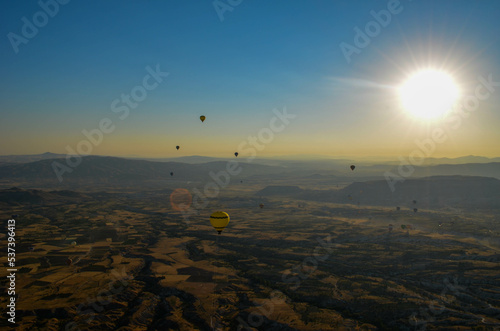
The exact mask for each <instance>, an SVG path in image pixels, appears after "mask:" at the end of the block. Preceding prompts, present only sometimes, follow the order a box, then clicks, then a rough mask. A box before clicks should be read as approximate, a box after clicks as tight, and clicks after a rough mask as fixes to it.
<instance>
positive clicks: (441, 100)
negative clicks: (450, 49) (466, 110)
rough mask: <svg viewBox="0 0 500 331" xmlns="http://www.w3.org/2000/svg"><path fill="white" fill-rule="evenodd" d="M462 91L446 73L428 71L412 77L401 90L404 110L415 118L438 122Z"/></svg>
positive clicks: (400, 94)
mask: <svg viewBox="0 0 500 331" xmlns="http://www.w3.org/2000/svg"><path fill="white" fill-rule="evenodd" d="M459 95H460V91H459V89H458V87H457V85H456V84H455V82H454V81H453V78H452V77H451V76H450V75H449V74H447V73H446V72H443V71H439V70H433V69H427V70H422V71H419V72H417V73H416V74H414V75H412V76H411V77H410V78H409V79H408V80H407V81H406V82H405V83H403V85H402V86H401V87H400V88H399V96H400V99H401V103H402V106H403V108H404V109H405V110H406V111H408V112H409V113H410V114H411V115H412V116H413V117H415V118H418V119H423V120H436V119H439V118H442V117H444V116H445V115H446V114H447V113H448V112H449V111H450V110H451V109H452V107H453V105H454V104H455V102H456V101H457V99H458V97H459Z"/></svg>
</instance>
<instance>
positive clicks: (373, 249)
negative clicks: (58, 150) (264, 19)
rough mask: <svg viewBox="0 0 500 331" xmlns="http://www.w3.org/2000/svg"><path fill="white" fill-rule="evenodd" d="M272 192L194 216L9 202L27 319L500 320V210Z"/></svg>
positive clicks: (101, 203)
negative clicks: (219, 217)
mask: <svg viewBox="0 0 500 331" xmlns="http://www.w3.org/2000/svg"><path fill="white" fill-rule="evenodd" d="M259 189H260V188H259V187H252V186H250V185H243V186H241V187H238V186H232V187H230V188H228V189H227V190H226V191H224V192H223V194H221V195H220V197H219V198H218V199H216V200H214V201H212V202H211V204H210V205H209V206H208V207H206V208H204V209H201V210H199V211H198V215H194V214H193V215H192V216H191V217H190V219H189V224H187V223H186V222H185V220H184V219H183V216H182V213H181V212H179V211H175V210H173V209H172V208H171V206H170V204H169V202H168V197H163V196H161V195H159V194H158V195H155V193H154V192H153V193H148V195H147V198H137V199H135V198H130V197H128V198H124V197H123V196H122V195H117V196H115V195H109V196H105V197H101V198H100V199H99V200H98V201H97V200H93V199H88V201H84V202H83V203H81V204H78V205H76V204H68V205H64V204H52V205H50V206H44V205H36V206H5V207H4V208H3V209H2V213H3V214H2V219H3V220H6V219H8V218H9V216H10V215H11V214H18V215H19V217H18V219H17V224H16V244H17V246H16V263H17V268H18V269H19V271H18V273H17V278H16V292H17V293H18V294H19V296H18V300H17V306H16V309H17V318H16V319H17V321H18V325H19V327H18V328H17V329H18V330H30V329H49V330H50V329H53V330H58V329H64V328H66V327H68V328H70V327H74V328H75V329H76V327H78V328H79V329H81V330H90V329H118V328H120V327H122V326H125V325H128V327H129V329H136V330H141V329H143V330H146V329H152V330H153V329H164V330H166V329H172V330H210V329H211V326H213V327H219V328H220V329H222V330H235V329H237V328H238V326H242V327H243V328H245V327H246V328H251V327H253V328H255V329H259V330H272V329H281V330H285V329H299V330H321V329H323V330H331V329H338V330H351V329H355V328H358V329H362V330H375V329H380V330H383V329H395V330H398V329H401V330H405V329H408V328H412V329H413V328H415V327H420V328H423V327H424V326H425V328H426V329H428V330H441V329H446V328H458V329H474V328H478V329H481V328H482V329H484V330H488V329H494V328H495V327H497V328H498V327H499V326H500V274H499V272H498V270H499V267H498V266H499V264H498V263H499V258H500V253H499V247H498V234H499V226H498V217H497V216H495V215H491V214H481V213H475V214H465V213H460V214H458V213H452V212H449V211H435V210H419V211H418V212H417V213H414V212H413V211H412V209H413V208H411V209H410V208H401V210H399V211H397V210H396V209H395V208H387V207H370V206H363V205H361V206H358V205H349V204H334V203H319V202H311V201H307V202H304V201H298V200H293V199H289V198H278V197H273V198H265V199H262V198H258V197H255V196H254V195H253V192H257V191H258V190H259ZM261 202H262V203H264V208H262V209H261V208H260V207H259V204H260V203H261ZM218 209H221V210H225V211H226V212H228V213H229V215H230V217H231V222H230V223H229V226H228V227H227V228H226V230H225V231H224V232H223V234H222V235H221V236H218V235H217V233H216V232H215V230H214V229H213V228H212V227H211V226H210V224H209V221H208V217H209V215H210V213H211V212H212V211H214V210H218ZM389 224H392V230H390V227H389ZM402 225H405V227H404V228H403V227H402ZM408 225H410V227H408ZM3 238H5V235H3ZM3 238H2V239H3ZM73 241H75V242H76V243H77V244H76V245H72V242H73ZM30 248H32V249H31V250H30ZM68 259H70V260H71V263H68ZM5 276H6V274H5V269H2V270H1V272H0V277H5ZM6 298H7V297H6V296H2V297H1V299H0V304H1V305H4V304H6ZM7 329H8V328H7Z"/></svg>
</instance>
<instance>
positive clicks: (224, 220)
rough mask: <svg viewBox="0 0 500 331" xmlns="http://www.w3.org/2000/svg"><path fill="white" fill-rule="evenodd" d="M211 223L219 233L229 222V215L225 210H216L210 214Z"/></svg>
mask: <svg viewBox="0 0 500 331" xmlns="http://www.w3.org/2000/svg"><path fill="white" fill-rule="evenodd" d="M210 223H211V224H212V226H213V227H214V229H215V230H217V232H219V234H221V232H222V230H224V228H225V227H226V226H227V225H228V224H229V215H228V214H227V213H225V212H223V211H216V212H214V213H212V215H210Z"/></svg>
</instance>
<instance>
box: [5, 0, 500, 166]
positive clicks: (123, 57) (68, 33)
mask: <svg viewBox="0 0 500 331" xmlns="http://www.w3.org/2000/svg"><path fill="white" fill-rule="evenodd" d="M41 2H42V3H58V2H55V0H53V1H43V0H42V1H41ZM220 3H224V4H226V5H229V3H233V4H237V5H236V6H234V7H232V6H231V7H232V11H226V12H224V14H223V18H224V19H223V20H222V21H221V20H220V19H219V16H218V14H217V11H216V9H215V8H214V5H213V2H212V1H190V2H188V1H85V2H84V1H76V0H73V1H69V2H68V3H67V4H59V3H58V7H59V8H58V12H57V13H56V14H55V15H54V17H48V16H47V17H48V20H47V23H46V24H45V25H43V24H42V25H43V26H40V27H39V28H38V32H37V33H36V34H35V35H34V36H33V37H30V38H26V39H27V43H25V44H19V45H18V46H17V47H18V52H17V53H16V52H15V47H13V45H12V43H11V41H10V40H9V33H11V36H12V33H14V34H16V35H18V36H21V37H22V36H23V34H22V28H23V25H24V22H23V21H22V19H23V17H25V18H26V19H27V20H28V21H29V22H31V23H33V19H34V16H36V15H37V13H38V12H40V11H42V10H43V9H42V8H41V6H40V4H39V3H38V2H36V1H23V2H14V1H9V2H8V3H6V4H4V5H3V10H2V11H1V13H0V19H1V21H2V25H1V34H2V35H3V36H4V38H3V39H2V46H1V50H2V51H1V53H0V65H1V71H0V72H1V73H2V77H3V79H2V82H1V89H0V93H1V98H0V100H1V103H0V112H1V116H2V121H1V123H0V137H1V138H2V144H1V145H0V154H36V153H43V152H46V151H51V152H55V153H66V152H67V149H66V148H67V146H70V147H71V148H73V149H75V148H76V146H77V145H78V143H79V142H80V141H82V140H85V139H86V138H85V136H84V135H83V134H82V130H92V129H96V128H98V127H99V121H101V120H102V119H103V118H109V119H111V120H112V122H113V124H114V125H115V129H114V131H113V132H112V133H108V134H106V133H105V134H103V139H102V142H100V143H99V144H96V145H95V146H93V149H92V154H96V155H116V156H120V155H122V156H123V155H141V156H153V157H154V156H157V157H168V156H177V155H179V156H180V153H182V155H195V154H196V155H207V156H226V155H227V156H228V155H232V153H234V151H236V150H237V149H238V146H239V145H240V144H241V142H244V141H246V140H247V138H248V136H249V135H255V134H257V133H258V132H259V131H260V130H262V129H263V128H266V127H268V125H269V121H270V120H271V119H272V117H273V116H274V114H273V112H272V110H273V109H283V107H286V108H287V111H288V112H289V113H292V114H295V115H296V117H295V118H294V119H293V120H292V121H291V123H290V124H289V125H288V126H287V127H286V128H285V129H284V130H283V131H281V132H279V133H276V134H275V135H274V139H273V140H272V141H271V142H269V143H267V144H265V148H264V149H263V150H261V151H259V154H260V156H274V155H283V154H325V155H328V156H354V157H355V156H366V155H368V154H369V155H384V156H387V155H393V156H398V155H408V153H410V152H411V151H412V150H413V149H415V140H416V139H420V140H422V139H426V137H428V136H429V132H431V130H432V128H433V127H446V126H447V124H445V122H433V123H423V122H421V121H420V122H419V121H415V120H414V119H412V118H411V117H410V116H408V115H407V114H406V113H405V112H404V111H403V110H401V109H400V106H399V102H398V100H397V96H396V93H395V89H396V88H397V87H398V86H399V85H400V84H401V83H402V82H403V81H404V80H405V79H406V77H407V76H408V75H411V74H412V73H414V72H415V71H417V70H418V69H421V68H427V67H433V68H439V69H442V70H445V71H446V72H448V73H450V74H451V75H452V76H453V77H454V79H455V81H456V83H457V84H458V85H459V86H460V88H461V90H462V91H463V92H464V93H465V94H473V92H474V89H475V87H476V86H477V84H478V77H479V76H483V77H487V76H488V75H490V74H491V75H492V77H493V78H492V79H493V81H500V67H499V65H498V59H499V58H500V47H499V46H500V45H499V35H498V29H497V27H498V23H497V22H498V19H499V18H500V2H498V1H425V0H414V1H408V0H401V1H400V3H399V4H398V3H397V2H391V1H284V0H283V1H273V2H269V1H250V0H242V1H240V2H239V4H238V1H236V0H233V1H231V2H228V1H227V0H221V2H220ZM388 4H389V5H391V4H392V5H393V6H397V8H398V10H399V12H398V13H397V14H392V15H391V21H390V23H389V24H387V26H386V27H380V31H379V32H378V33H377V34H376V35H375V36H374V37H372V38H370V39H371V40H370V44H369V45H368V46H366V47H364V48H362V49H360V53H359V54H353V55H352V57H351V59H350V62H348V61H347V60H346V58H345V56H344V54H343V53H342V50H341V48H340V44H341V43H342V42H345V43H348V44H351V45H354V37H355V32H354V28H355V27H359V28H360V29H361V30H364V29H365V26H366V24H367V23H369V22H370V21H373V20H374V18H373V16H372V15H371V14H370V12H371V11H375V12H379V11H380V10H387V8H388ZM229 6H230V5H229ZM52 8H53V7H52ZM38 17H39V18H40V17H42V16H40V14H39V15H38ZM157 65H159V67H160V68H161V70H162V71H165V72H168V73H169V75H168V77H166V78H165V79H164V80H163V82H161V83H160V84H159V85H158V86H157V87H156V88H154V89H153V90H151V91H148V92H147V97H145V99H144V100H142V101H141V102H139V103H138V105H137V107H136V108H134V109H130V113H129V116H127V117H126V118H125V119H123V120H121V119H119V116H118V115H119V114H117V113H114V112H113V111H112V110H111V104H112V102H113V101H114V100H115V99H117V98H120V97H121V95H122V94H123V93H125V94H127V93H128V94H130V93H131V90H132V89H133V88H134V87H136V86H138V85H141V84H142V81H143V78H144V76H145V75H147V74H148V71H147V70H146V67H148V66H149V67H151V68H155V67H156V66H157ZM498 89H499V91H494V92H492V93H491V96H490V97H489V98H487V99H486V100H484V101H481V103H480V105H479V108H478V110H477V111H475V112H473V113H471V114H469V115H470V116H468V117H467V118H464V119H463V121H462V122H461V125H460V126H459V127H458V128H453V129H449V128H448V134H449V137H450V139H448V140H447V142H446V143H443V144H440V145H439V146H438V148H437V149H436V151H435V154H434V155H432V156H449V157H453V156H460V155H468V154H482V155H486V156H498V154H499V153H498V148H497V146H496V144H495V143H493V142H498V141H499V139H500V133H499V132H500V130H498V128H499V127H500V114H499V110H500V109H499V102H500V87H499V88H498ZM200 115H206V116H207V120H206V121H205V123H203V124H202V123H201V122H200V121H199V119H198V118H199V116H200ZM175 145H181V146H182V148H181V150H179V151H176V150H175V148H174V147H175Z"/></svg>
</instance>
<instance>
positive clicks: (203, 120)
mask: <svg viewBox="0 0 500 331" xmlns="http://www.w3.org/2000/svg"><path fill="white" fill-rule="evenodd" d="M205 118H206V117H205V115H201V116H200V120H201V122H202V123H203V122H205Z"/></svg>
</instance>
